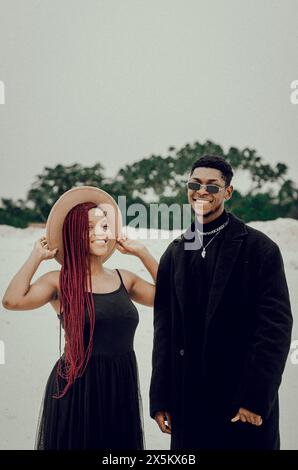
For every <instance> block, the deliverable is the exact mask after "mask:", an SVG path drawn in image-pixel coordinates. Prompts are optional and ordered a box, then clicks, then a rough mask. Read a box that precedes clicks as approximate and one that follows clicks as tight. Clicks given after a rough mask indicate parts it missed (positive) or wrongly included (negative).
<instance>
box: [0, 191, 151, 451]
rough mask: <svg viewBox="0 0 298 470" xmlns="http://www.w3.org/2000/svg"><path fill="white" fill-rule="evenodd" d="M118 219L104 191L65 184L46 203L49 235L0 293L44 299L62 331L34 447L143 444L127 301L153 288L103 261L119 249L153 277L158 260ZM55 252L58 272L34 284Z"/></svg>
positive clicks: (147, 298) (132, 319)
mask: <svg viewBox="0 0 298 470" xmlns="http://www.w3.org/2000/svg"><path fill="white" fill-rule="evenodd" d="M106 209H107V210H106ZM113 215H114V217H113ZM119 217H120V216H119V209H118V206H117V205H116V203H115V201H114V200H113V199H112V198H111V197H110V196H109V195H108V194H107V193H105V192H104V191H101V190H100V189H97V188H93V187H86V186H85V187H79V188H74V189H72V190H70V191H67V192H66V193H65V194H64V195H63V196H61V198H60V199H59V200H58V201H57V202H56V204H55V205H54V206H53V208H52V211H51V213H50V216H49V218H48V222H47V236H46V237H42V238H41V239H40V240H38V241H37V242H36V243H35V246H34V249H33V251H32V253H31V254H30V256H29V258H28V259H27V261H26V262H25V263H24V265H23V266H22V267H21V269H20V270H19V271H18V273H17V274H16V275H15V276H14V278H13V279H12V281H11V282H10V284H9V286H8V288H7V290H6V292H5V295H4V298H3V301H2V302H3V305H4V307H5V308H7V309H10V310H32V309H34V308H38V307H41V306H42V305H45V304H46V303H48V302H49V303H50V304H51V305H52V307H53V308H54V310H55V311H56V313H57V314H58V315H59V318H60V326H61V325H62V327H63V328H64V333H65V348H64V354H63V355H62V356H61V357H60V358H59V360H58V361H57V363H56V364H55V365H54V368H53V370H52V372H51V374H50V376H49V379H48V383H47V386H46V390H45V396H44V400H43V406H42V411H41V417H40V422H39V425H38V432H37V440H36V448H37V449H142V448H144V443H143V429H142V423H141V402H140V395H139V385H138V373H137V363H136V357H135V353H134V350H133V340H134V334H135V330H136V327H137V324H138V311H137V309H136V307H135V306H134V304H133V303H132V300H134V301H136V302H138V303H140V304H143V305H148V306H152V305H153V300H154V294H155V285H154V284H151V283H149V282H147V281H145V280H144V279H142V278H140V277H139V276H137V275H136V274H134V273H132V272H130V271H127V270H124V269H121V270H120V269H116V270H114V269H107V268H105V267H104V266H103V262H104V261H106V259H107V258H108V257H109V256H110V255H111V254H112V252H113V251H114V249H115V247H117V248H118V250H119V251H120V252H121V253H126V254H131V255H135V256H137V257H139V258H140V260H141V261H142V262H143V264H144V266H145V267H146V269H147V270H148V271H149V273H150V274H151V277H152V279H153V281H154V282H155V279H156V273H157V262H156V260H155V259H154V258H153V257H152V256H151V254H150V253H149V251H148V250H147V249H146V248H145V246H143V245H142V244H140V243H139V242H137V241H133V240H127V239H126V238H125V237H124V238H119V237H117V235H119V233H120V229H121V226H120V218H119ZM116 237H117V242H116ZM54 257H55V258H56V259H57V260H58V261H59V262H60V263H61V264H62V268H61V271H50V272H47V273H46V274H44V275H43V276H41V277H40V278H39V279H37V281H36V282H34V283H33V284H30V283H31V279H32V277H33V275H34V274H35V272H36V270H37V269H38V267H39V265H40V263H41V262H42V261H44V260H47V259H52V258H54ZM60 333H61V330H60ZM60 338H61V336H60Z"/></svg>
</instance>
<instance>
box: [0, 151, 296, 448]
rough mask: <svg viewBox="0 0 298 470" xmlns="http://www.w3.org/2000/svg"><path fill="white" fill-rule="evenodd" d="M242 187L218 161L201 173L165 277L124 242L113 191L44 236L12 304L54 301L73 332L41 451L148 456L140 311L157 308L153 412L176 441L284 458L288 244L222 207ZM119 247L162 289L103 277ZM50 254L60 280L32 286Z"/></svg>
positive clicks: (87, 196)
mask: <svg viewBox="0 0 298 470" xmlns="http://www.w3.org/2000/svg"><path fill="white" fill-rule="evenodd" d="M232 176H233V172H232V168H231V166H230V165H229V164H228V163H227V162H226V161H225V160H224V159H223V158H221V157H219V156H214V155H207V156H204V157H202V158H200V159H199V160H197V161H196V162H195V163H194V165H193V167H192V169H191V172H190V177H189V181H188V201H189V203H190V204H191V206H192V208H193V210H194V213H195V221H194V223H193V224H192V225H191V227H189V229H188V230H187V231H186V232H185V233H184V235H182V236H181V237H179V238H178V239H176V240H174V241H173V242H172V243H171V244H170V245H169V247H168V249H167V250H166V252H165V253H164V254H163V256H162V258H161V260H160V265H159V268H158V266H157V262H156V261H155V259H154V258H153V257H152V256H151V254H150V253H149V251H148V250H147V249H146V248H145V247H144V246H143V245H141V244H140V243H138V242H136V241H132V240H127V239H125V238H124V237H120V225H121V222H120V220H121V218H120V214H119V212H118V207H117V205H116V204H115V202H114V200H113V199H112V198H111V197H109V196H108V195H107V194H106V193H104V192H103V191H100V190H98V189H96V188H87V187H82V188H75V189H73V190H70V191H68V192H67V193H65V194H64V195H63V196H62V197H61V198H60V199H59V200H58V201H57V202H56V204H55V205H54V206H53V209H52V211H51V213H50V216H49V219H48V223H47V237H46V238H42V239H41V240H39V241H38V242H37V243H36V245H35V247H34V250H33V252H32V253H31V255H30V257H29V259H28V260H27V261H26V262H25V264H24V265H23V267H22V268H21V269H20V271H19V272H18V273H17V274H16V275H15V277H14V278H13V279H12V281H11V283H10V285H9V286H8V288H7V291H6V293H5V296H4V299H3V305H4V306H5V307H6V308H9V309H11V310H26V309H33V308H38V307H40V306H42V305H44V304H46V303H47V302H50V303H51V304H52V306H53V307H54V309H55V310H56V312H57V314H58V315H59V318H60V325H62V327H63V328H64V331H65V349H64V354H63V355H62V356H61V358H60V359H59V360H58V361H57V363H56V364H55V366H54V368H53V370H52V372H51V374H50V377H49V380H48V383H47V386H46V391H45V397H44V402H43V407H42V413H41V418H40V423H39V427H38V436H37V448H38V449H86V448H87V449H131V450H134V449H142V448H144V441H143V429H142V423H141V407H140V394H139V385H138V373H137V364H136V358H135V354H134V351H133V339H134V333H135V329H136V327H137V324H138V320H139V319H138V312H137V309H136V308H135V306H134V304H133V303H132V300H134V301H136V302H138V303H141V304H144V305H149V306H150V305H153V302H154V345H153V356H152V365H153V371H152V378H151V385H150V415H151V417H152V418H154V419H155V420H156V422H157V424H158V425H159V427H160V429H161V431H163V432H165V433H169V434H171V449H172V450H180V449H183V450H195V449H197V450H199V449H278V448H279V415H278V388H279V385H280V382H281V377H282V373H283V369H284V366H285V362H286V358H287V354H288V351H289V347H290V336H291V327H292V316H291V309H290V303H289V295H288V289H287V284H286V279H285V274H284V268H283V262H282V258H281V255H280V251H279V248H278V247H277V245H276V244H275V243H274V242H273V241H272V240H270V239H269V238H268V237H267V236H265V235H264V234H262V233H261V232H259V231H257V230H254V229H252V228H250V227H248V226H247V225H245V224H244V223H243V222H242V221H240V220H239V219H237V218H236V217H235V216H233V215H232V214H231V213H227V212H226V211H225V209H224V202H225V200H228V199H230V198H231V196H232V192H233V187H232V186H231V179H232ZM109 208H113V210H112V212H113V213H114V215H115V213H116V215H117V217H112V216H111V214H109ZM113 234H114V235H113ZM115 247H117V248H118V249H119V251H120V252H121V253H129V254H132V255H135V256H138V257H139V258H140V260H141V261H142V262H143V264H144V266H145V267H146V269H147V270H148V271H149V273H150V275H151V277H152V279H153V282H154V283H149V282H147V281H145V280H144V279H142V278H140V277H138V276H137V275H135V274H133V273H132V272H130V271H126V270H123V269H121V270H118V269H116V270H111V269H106V268H104V267H103V263H104V261H105V260H106V259H107V258H108V257H109V256H110V255H111V254H112V252H113V250H114V249H115ZM87 255H88V256H87ZM53 257H55V258H56V259H57V261H59V262H60V263H61V264H62V268H61V271H52V272H48V273H46V274H45V275H43V276H41V277H40V278H39V279H38V280H37V281H36V282H35V283H33V284H30V282H31V279H32V277H33V275H34V273H35V272H36V270H37V268H38V266H39V264H40V262H41V261H42V260H44V259H50V258H53ZM157 268H158V272H157ZM156 274H157V279H156ZM155 284H156V287H155ZM155 290H156V291H155Z"/></svg>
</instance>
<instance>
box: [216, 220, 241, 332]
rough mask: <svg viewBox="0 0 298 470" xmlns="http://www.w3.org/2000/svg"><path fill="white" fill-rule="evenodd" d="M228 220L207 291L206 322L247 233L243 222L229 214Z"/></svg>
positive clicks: (230, 272)
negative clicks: (208, 291) (208, 290)
mask: <svg viewBox="0 0 298 470" xmlns="http://www.w3.org/2000/svg"><path fill="white" fill-rule="evenodd" d="M229 218H230V222H229V225H228V227H227V231H226V233H225V238H224V240H223V243H222V245H221V248H220V251H219V254H218V258H217V262H216V266H215V269H214V277H213V281H212V285H211V288H210V293H209V303H208V307H207V324H209V322H210V320H211V318H212V317H213V315H214V313H215V312H216V309H217V307H218V304H219V302H220V299H221V297H222V295H223V293H224V290H225V287H226V285H227V282H228V280H229V278H230V276H231V274H232V271H233V268H234V265H235V262H236V260H237V258H238V254H239V251H240V248H241V245H242V243H243V236H244V235H246V234H247V230H246V228H245V224H244V223H243V222H242V221H241V220H239V219H238V218H236V217H235V216H233V215H232V214H229Z"/></svg>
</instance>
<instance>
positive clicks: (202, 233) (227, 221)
mask: <svg viewBox="0 0 298 470" xmlns="http://www.w3.org/2000/svg"><path fill="white" fill-rule="evenodd" d="M228 223H229V219H228V220H226V221H225V223H224V224H222V225H220V226H219V227H217V228H215V229H214V230H211V231H210V232H200V230H199V229H198V228H197V231H198V232H199V234H200V235H212V234H213V233H216V232H220V231H221V230H222V229H223V228H225V226H226V225H228Z"/></svg>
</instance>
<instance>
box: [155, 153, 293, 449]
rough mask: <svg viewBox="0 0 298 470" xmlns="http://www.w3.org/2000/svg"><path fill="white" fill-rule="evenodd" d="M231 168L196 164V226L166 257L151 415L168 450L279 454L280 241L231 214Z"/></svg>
mask: <svg viewBox="0 0 298 470" xmlns="http://www.w3.org/2000/svg"><path fill="white" fill-rule="evenodd" d="M232 176H233V171H232V168H231V166H230V165H229V164H228V163H227V162H226V161H225V160H224V159H223V158H221V157H218V156H214V155H206V156H204V157H202V158H200V159H199V160H198V161H196V162H195V163H194V165H193V167H192V169H191V174H190V178H189V181H188V201H189V203H190V204H191V206H192V209H193V210H194V212H195V223H193V224H192V225H191V227H190V228H189V229H188V230H187V231H186V232H185V234H184V235H182V236H181V237H179V238H178V239H176V240H174V241H173V242H172V243H171V244H170V245H169V247H168V248H167V250H166V252H165V253H164V254H163V256H162V258H161V261H160V266H159V271H158V275H157V285H156V297H155V309H154V347H153V355H152V363H153V372H152V379H151V386H150V414H151V417H152V418H154V419H155V420H156V421H157V423H158V425H159V427H160V429H161V430H162V431H163V432H165V433H169V434H171V449H172V450H177V449H184V450H186V449H279V447H280V443H279V412H278V388H279V385H280V383H281V377H282V373H283V370H284V366H285V362H286V358H287V355H288V351H289V348H290V337H291V328H292V315H291V308H290V302H289V294H288V288H287V283H286V279H285V274H284V267H283V261H282V258H281V254H280V250H279V248H278V246H277V245H276V243H274V242H273V241H272V240H271V239H270V238H268V237H267V236H266V235H264V234H263V233H261V232H259V231H258V230H255V229H253V228H250V227H248V226H247V225H246V224H245V223H244V222H243V221H241V220H239V219H238V218H237V217H235V216H233V215H232V214H231V213H227V212H226V211H225V209H224V203H225V200H228V199H230V198H231V197H232V193H233V187H232V186H231V179H232Z"/></svg>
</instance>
